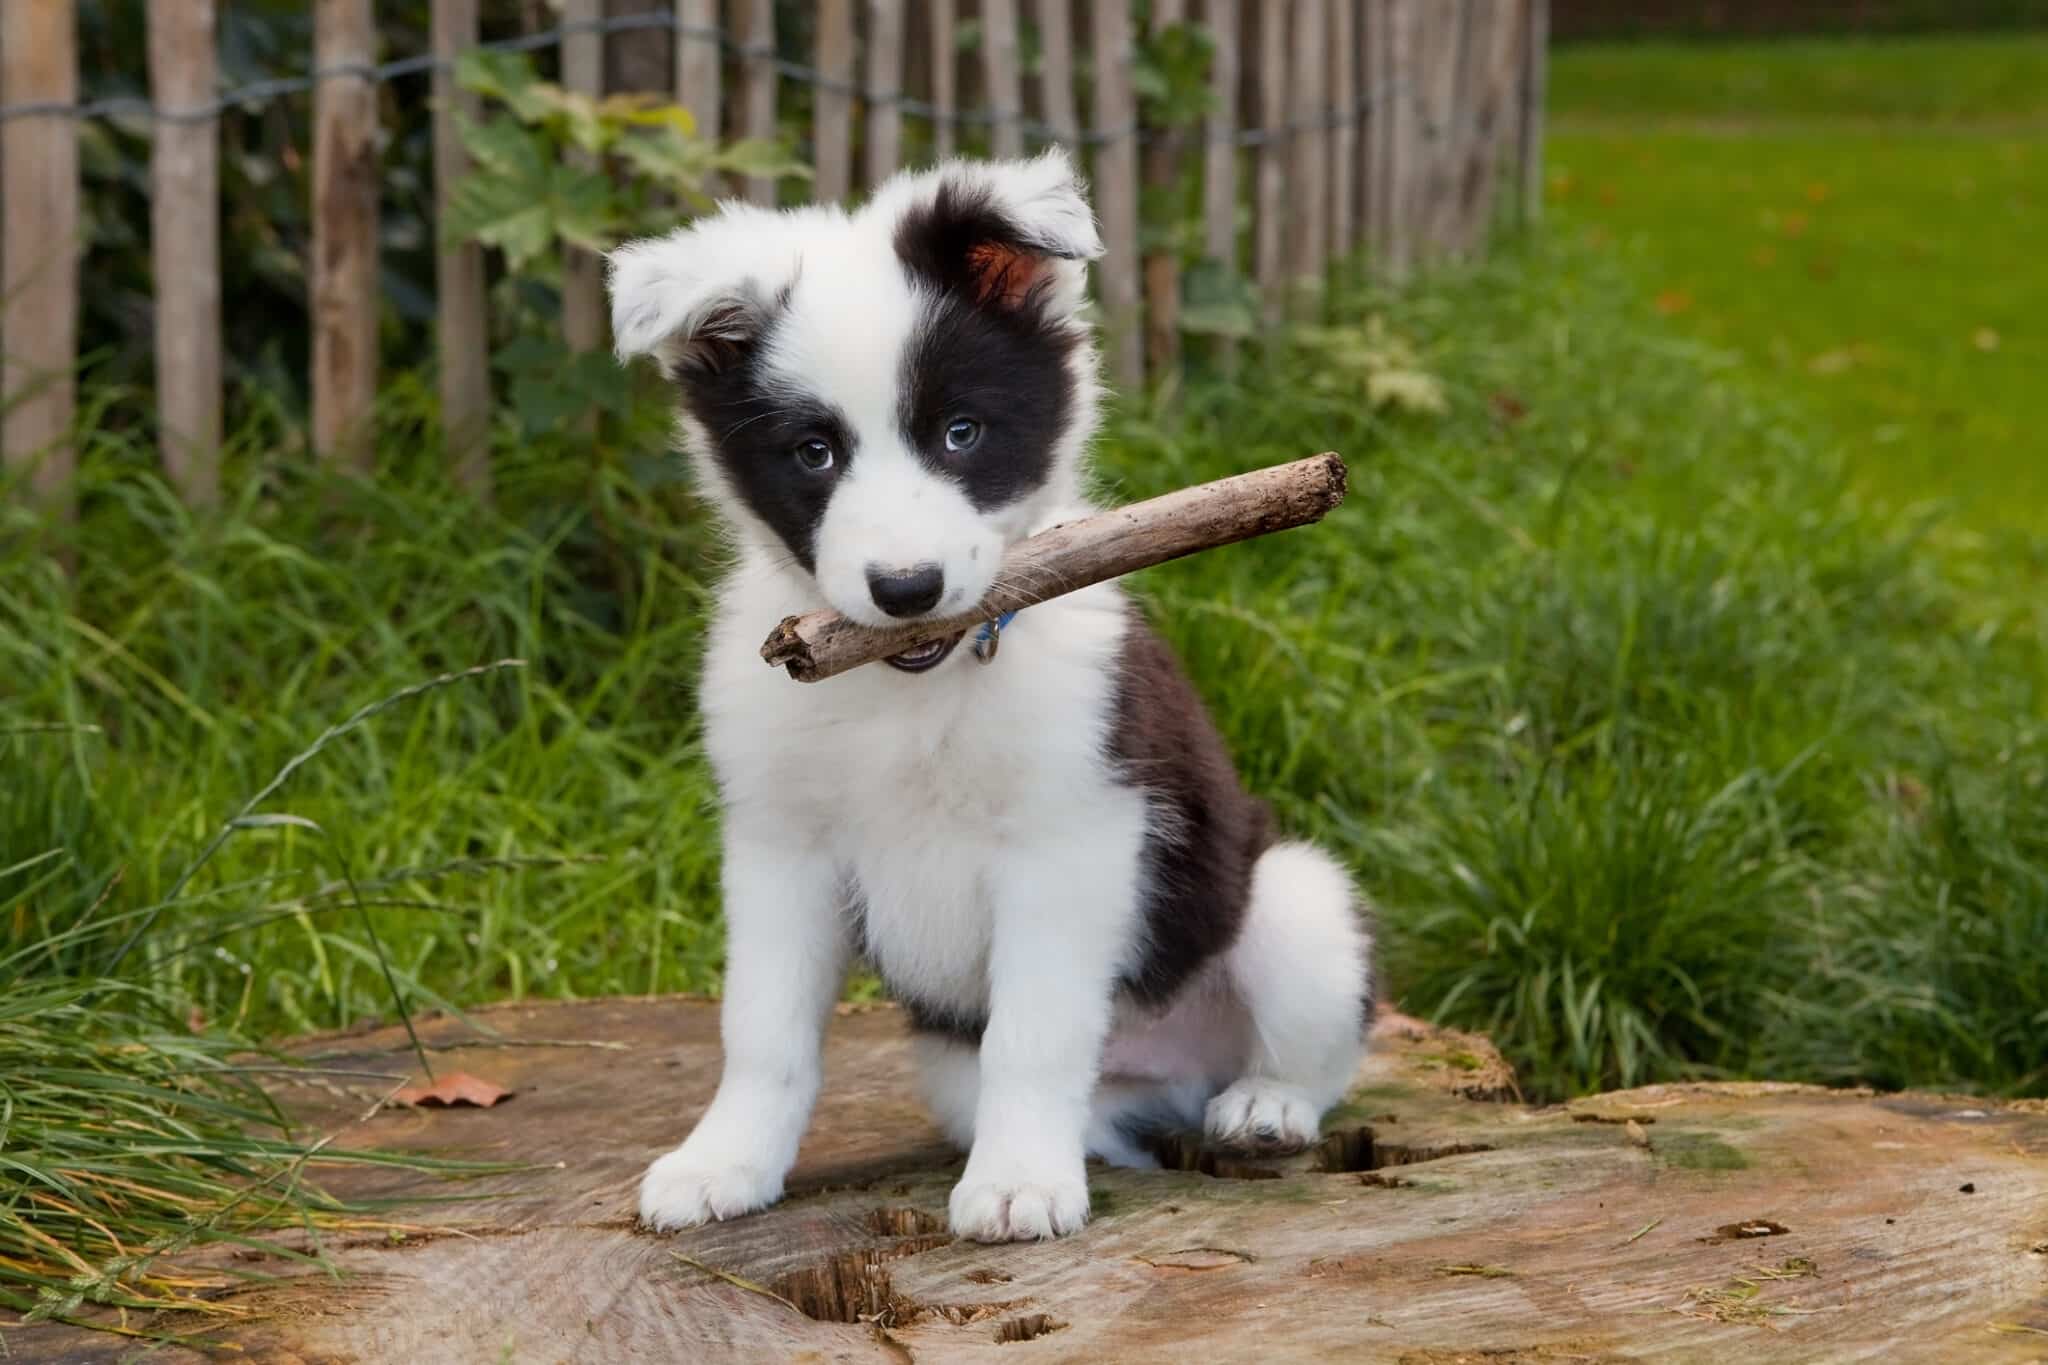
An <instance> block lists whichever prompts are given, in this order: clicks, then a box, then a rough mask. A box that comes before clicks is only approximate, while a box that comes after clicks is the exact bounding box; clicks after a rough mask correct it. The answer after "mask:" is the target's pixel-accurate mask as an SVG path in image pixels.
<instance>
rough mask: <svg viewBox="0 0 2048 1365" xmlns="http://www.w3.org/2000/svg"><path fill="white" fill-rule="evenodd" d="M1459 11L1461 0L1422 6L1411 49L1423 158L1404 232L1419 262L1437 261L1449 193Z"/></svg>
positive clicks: (1425, 1) (1428, 2)
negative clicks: (1439, 227)
mask: <svg viewBox="0 0 2048 1365" xmlns="http://www.w3.org/2000/svg"><path fill="white" fill-rule="evenodd" d="M1464 7H1465V0H1422V14H1421V19H1422V23H1421V37H1420V40H1419V41H1418V42H1417V43H1416V46H1415V53H1416V58H1415V60H1416V71H1415V78H1416V80H1417V81H1418V83H1419V88H1420V100H1421V126H1422V142H1421V147H1422V155H1421V158H1420V165H1419V167H1418V168H1417V172H1416V176H1415V180H1416V194H1415V201H1414V208H1413V221H1412V223H1411V225H1410V229H1409V230H1410V231H1411V232H1413V233H1414V234H1415V245H1416V251H1417V255H1418V257H1419V259H1421V260H1424V261H1434V260H1436V259H1437V258H1438V257H1440V256H1441V255H1442V251H1441V243H1440V240H1439V238H1438V237H1437V224H1438V222H1439V220H1440V218H1441V216H1442V204H1443V201H1444V198H1445V197H1446V194H1447V192H1448V190H1449V188H1450V176H1449V172H1448V164H1449V162H1450V159H1451V158H1450V148H1451V144H1452V142H1453V138H1452V136H1451V132H1452V125H1453V124H1454V123H1455V122H1456V120H1457V110H1456V102H1457V93H1458V30H1459V28H1460V27H1462V19H1461V13H1462V11H1463V9H1464Z"/></svg>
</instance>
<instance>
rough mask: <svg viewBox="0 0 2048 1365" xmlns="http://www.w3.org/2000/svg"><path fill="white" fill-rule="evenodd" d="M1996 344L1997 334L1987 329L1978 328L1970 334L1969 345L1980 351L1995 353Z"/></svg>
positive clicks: (1997, 340)
mask: <svg viewBox="0 0 2048 1365" xmlns="http://www.w3.org/2000/svg"><path fill="white" fill-rule="evenodd" d="M1998 342H1999V337H1998V333H1997V332H1996V331H1995V330H1993V329H1992V328H1989V327H1979V328H1978V329H1977V330H1976V331H1974V332H1972V333H1971V334H1970V344H1971V345H1972V346H1975V347H1976V348H1977V349H1978V350H1980V351H1995V350H1997V349H1998Z"/></svg>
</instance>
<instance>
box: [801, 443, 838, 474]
mask: <svg viewBox="0 0 2048 1365" xmlns="http://www.w3.org/2000/svg"><path fill="white" fill-rule="evenodd" d="M795 454H796V462H797V463H798V464H800V465H802V466H803V467H804V468H805V469H808V470H810V471H811V472H812V473H813V474H822V473H824V472H825V471H826V470H828V469H830V468H831V467H832V462H833V456H832V444H831V442H829V441H825V440H821V439H819V438H818V437H816V436H813V437H812V438H811V439H810V440H808V441H799V442H797V445H796V451H795Z"/></svg>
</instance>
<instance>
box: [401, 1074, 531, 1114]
mask: <svg viewBox="0 0 2048 1365" xmlns="http://www.w3.org/2000/svg"><path fill="white" fill-rule="evenodd" d="M512 1095H513V1092H512V1091H510V1090H507V1089H505V1087H503V1086H502V1085H493V1084H491V1083H490V1082H489V1081H486V1080H482V1079H480V1078H478V1077H476V1076H472V1075H470V1074H469V1073H468V1072H467V1071H450V1072H447V1073H445V1074H444V1075H443V1076H442V1077H441V1079H439V1080H437V1081H435V1082H434V1083H433V1084H432V1085H408V1086H406V1087H405V1088H404V1089H403V1090H401V1091H399V1092H398V1093H397V1094H396V1095H393V1096H392V1097H391V1098H392V1100H393V1101H394V1102H395V1103H398V1104H410V1105H415V1106H421V1105H439V1106H443V1107H447V1108H453V1107H454V1106H456V1105H458V1104H467V1105H473V1106H475V1107H476V1108H478V1109H488V1108H490V1107H491V1106H492V1105H494V1104H500V1103H502V1102H504V1101H505V1100H509V1099H511V1098H512Z"/></svg>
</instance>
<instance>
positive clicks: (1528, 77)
mask: <svg viewBox="0 0 2048 1365" xmlns="http://www.w3.org/2000/svg"><path fill="white" fill-rule="evenodd" d="M1528 6H1529V15H1528V29H1527V31H1526V34H1525V36H1524V38H1523V48H1522V92H1521V93H1522V100H1521V105H1522V107H1521V118H1520V120H1519V122H1520V127H1518V128H1517V129H1516V130H1515V131H1516V135H1517V137H1516V147H1515V160H1516V165H1515V172H1516V174H1517V175H1519V176H1520V177H1521V196H1520V197H1521V207H1522V219H1523V221H1524V222H1529V223H1533V222H1535V221H1536V220H1537V219H1538V218H1541V217H1542V216H1543V114H1544V101H1545V98H1546V96H1547V94H1548V92H1549V86H1550V78H1549V73H1550V52H1549V49H1550V0H1528Z"/></svg>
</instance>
